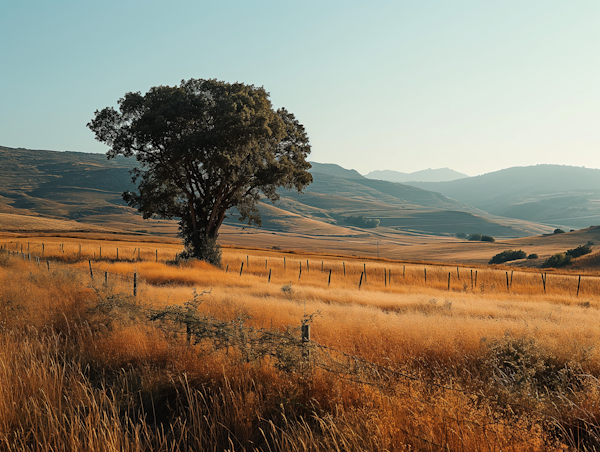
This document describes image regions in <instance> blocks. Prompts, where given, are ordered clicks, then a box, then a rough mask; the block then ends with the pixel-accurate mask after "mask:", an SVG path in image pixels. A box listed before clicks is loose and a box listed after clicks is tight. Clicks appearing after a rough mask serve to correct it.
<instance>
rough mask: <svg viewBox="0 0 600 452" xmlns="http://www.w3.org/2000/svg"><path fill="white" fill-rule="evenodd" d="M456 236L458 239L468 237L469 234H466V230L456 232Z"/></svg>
mask: <svg viewBox="0 0 600 452" xmlns="http://www.w3.org/2000/svg"><path fill="white" fill-rule="evenodd" d="M456 238H457V239H466V238H467V234H465V233H464V232H457V233H456Z"/></svg>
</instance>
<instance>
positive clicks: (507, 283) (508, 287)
mask: <svg viewBox="0 0 600 452" xmlns="http://www.w3.org/2000/svg"><path fill="white" fill-rule="evenodd" d="M506 290H508V291H509V292H510V285H509V282H508V272H506Z"/></svg>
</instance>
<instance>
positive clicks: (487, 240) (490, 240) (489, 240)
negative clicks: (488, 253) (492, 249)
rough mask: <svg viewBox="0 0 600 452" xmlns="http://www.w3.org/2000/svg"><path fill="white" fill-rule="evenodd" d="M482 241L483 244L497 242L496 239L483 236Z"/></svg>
mask: <svg viewBox="0 0 600 452" xmlns="http://www.w3.org/2000/svg"><path fill="white" fill-rule="evenodd" d="M481 241H482V242H495V241H496V239H495V238H494V237H492V236H491V235H482V236H481Z"/></svg>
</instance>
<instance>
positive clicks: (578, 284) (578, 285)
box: [577, 275, 581, 296]
mask: <svg viewBox="0 0 600 452" xmlns="http://www.w3.org/2000/svg"><path fill="white" fill-rule="evenodd" d="M580 286H581V275H579V282H578V283H577V296H579V287H580Z"/></svg>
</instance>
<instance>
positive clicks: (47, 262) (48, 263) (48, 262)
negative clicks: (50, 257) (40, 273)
mask: <svg viewBox="0 0 600 452" xmlns="http://www.w3.org/2000/svg"><path fill="white" fill-rule="evenodd" d="M46 265H47V266H48V271H50V261H46Z"/></svg>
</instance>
